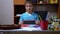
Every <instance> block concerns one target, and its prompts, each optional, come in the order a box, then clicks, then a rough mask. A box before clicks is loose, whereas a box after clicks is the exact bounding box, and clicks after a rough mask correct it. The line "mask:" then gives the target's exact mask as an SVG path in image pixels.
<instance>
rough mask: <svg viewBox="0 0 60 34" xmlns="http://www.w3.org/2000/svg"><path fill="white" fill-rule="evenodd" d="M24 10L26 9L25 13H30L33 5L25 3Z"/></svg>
mask: <svg viewBox="0 0 60 34" xmlns="http://www.w3.org/2000/svg"><path fill="white" fill-rule="evenodd" d="M25 8H26V11H28V12H32V10H33V5H32V4H30V3H27V4H26V5H25Z"/></svg>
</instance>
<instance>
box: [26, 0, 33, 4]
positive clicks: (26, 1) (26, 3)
mask: <svg viewBox="0 0 60 34" xmlns="http://www.w3.org/2000/svg"><path fill="white" fill-rule="evenodd" d="M28 3H30V4H32V5H33V3H32V2H31V1H26V3H25V5H26V4H28Z"/></svg>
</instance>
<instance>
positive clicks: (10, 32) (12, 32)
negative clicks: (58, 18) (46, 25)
mask: <svg viewBox="0 0 60 34" xmlns="http://www.w3.org/2000/svg"><path fill="white" fill-rule="evenodd" d="M32 28H34V27H32ZM32 28H30V30H29V29H12V30H0V34H5V33H6V34H17V33H18V34H19V33H21V34H25V33H26V34H29V33H31V34H32V33H34V34H37V33H38V34H39V33H42V34H43V33H47V32H48V33H53V32H59V31H52V30H42V29H41V28H40V27H37V28H35V29H32Z"/></svg>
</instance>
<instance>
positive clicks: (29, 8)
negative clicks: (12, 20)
mask: <svg viewBox="0 0 60 34" xmlns="http://www.w3.org/2000/svg"><path fill="white" fill-rule="evenodd" d="M25 8H26V12H25V13H23V14H22V16H21V17H20V20H19V24H23V23H24V22H23V21H24V20H35V23H36V24H39V18H38V15H37V14H35V13H34V12H33V4H32V3H31V2H26V4H25Z"/></svg>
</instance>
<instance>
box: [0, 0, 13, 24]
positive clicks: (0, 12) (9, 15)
mask: <svg viewBox="0 0 60 34" xmlns="http://www.w3.org/2000/svg"><path fill="white" fill-rule="evenodd" d="M13 5H14V4H13V0H0V24H13V23H14V17H13V16H14V13H13V12H14V6H13Z"/></svg>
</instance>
